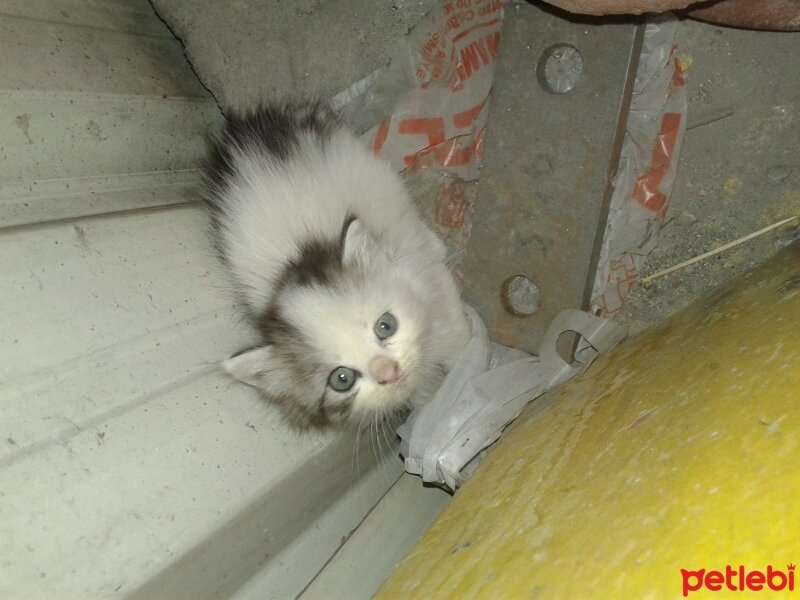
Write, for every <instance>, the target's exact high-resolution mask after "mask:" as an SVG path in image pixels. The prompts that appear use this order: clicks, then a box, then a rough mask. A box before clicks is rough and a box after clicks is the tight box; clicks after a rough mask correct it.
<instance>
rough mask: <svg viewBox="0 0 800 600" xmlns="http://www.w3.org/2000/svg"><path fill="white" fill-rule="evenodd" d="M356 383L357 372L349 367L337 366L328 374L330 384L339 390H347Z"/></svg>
mask: <svg viewBox="0 0 800 600" xmlns="http://www.w3.org/2000/svg"><path fill="white" fill-rule="evenodd" d="M355 383H356V372H355V371H353V369H349V368H348V367H336V368H335V369H334V370H333V371H331V374H330V375H328V386H330V388H331V389H332V390H336V391H337V392H346V391H347V390H349V389H350V388H352V387H353V385H355Z"/></svg>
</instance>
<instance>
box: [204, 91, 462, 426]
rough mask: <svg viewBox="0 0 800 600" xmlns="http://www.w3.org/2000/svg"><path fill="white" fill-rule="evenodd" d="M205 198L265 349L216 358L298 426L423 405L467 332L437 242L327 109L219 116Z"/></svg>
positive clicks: (297, 107) (393, 180) (380, 165)
mask: <svg viewBox="0 0 800 600" xmlns="http://www.w3.org/2000/svg"><path fill="white" fill-rule="evenodd" d="M206 174H207V179H208V182H209V185H208V191H207V195H206V200H207V204H208V205H209V207H210V213H211V221H212V231H213V235H214V240H215V244H216V247H217V249H218V251H219V254H220V257H221V259H222V262H223V264H224V265H225V266H226V267H227V269H228V270H229V271H230V275H231V277H232V280H233V284H234V289H235V290H236V293H237V295H238V296H239V299H240V300H241V303H242V304H243V306H244V309H245V311H246V313H247V316H248V317H249V320H250V321H251V323H252V325H253V326H254V327H255V328H256V330H257V331H258V333H259V335H260V338H261V340H262V343H261V344H260V345H259V346H258V347H256V348H252V349H250V350H246V351H244V352H241V353H239V354H238V355H235V356H233V357H231V358H230V359H228V360H226V361H225V362H224V367H225V369H226V370H227V371H228V372H229V373H230V374H231V375H233V376H234V377H235V378H237V379H240V380H241V381H243V382H245V383H248V384H250V385H252V386H255V387H257V388H259V389H260V390H261V391H262V392H263V393H264V395H265V396H266V397H267V399H269V400H270V401H271V402H273V403H274V404H276V405H277V406H278V407H279V408H280V409H281V410H282V412H283V414H284V416H285V417H286V418H287V420H288V421H289V423H290V424H292V425H294V426H295V427H296V428H298V429H307V428H310V427H314V428H324V427H327V426H330V425H340V424H344V423H347V422H349V421H355V422H358V421H360V420H361V419H363V418H364V417H365V416H369V417H373V416H375V415H376V414H377V415H379V416H388V415H390V414H392V413H396V412H398V411H400V410H402V409H405V408H408V407H410V406H413V405H416V404H419V403H422V402H424V401H425V400H426V399H427V397H428V396H429V395H431V394H432V393H433V392H435V390H436V388H437V387H438V385H439V384H440V382H441V380H442V378H443V376H444V374H445V373H446V372H447V371H448V370H449V369H450V367H451V366H452V364H453V362H454V360H455V359H456V357H457V356H458V354H459V352H460V351H461V349H462V348H463V347H464V345H465V344H466V342H467V340H468V338H469V325H468V324H467V321H466V319H465V316H464V312H463V308H462V305H461V301H460V299H459V294H458V290H457V288H456V285H455V282H454V281H453V278H452V275H451V273H450V272H449V270H448V269H447V267H446V265H445V247H444V244H443V243H442V241H441V240H440V239H439V238H438V237H436V235H435V234H434V233H433V232H432V231H431V230H430V229H429V228H428V227H426V226H425V225H424V224H423V223H422V221H421V220H420V219H419V217H418V215H417V214H416V212H415V210H414V208H413V207H412V205H411V201H410V198H409V195H408V193H407V191H406V189H405V187H404V185H403V182H402V180H401V178H400V177H399V176H398V175H397V174H396V173H395V172H393V171H392V169H391V168H390V167H389V165H388V164H386V163H384V162H382V161H381V160H379V159H378V158H376V157H375V156H374V155H373V154H372V153H370V152H369V150H368V149H366V148H365V147H364V146H363V145H362V143H361V142H360V141H359V140H358V139H357V138H356V137H355V136H354V135H353V134H352V133H351V132H350V131H348V130H347V129H346V128H345V127H344V125H343V124H342V123H341V122H340V121H339V120H338V119H337V118H336V116H335V115H334V114H333V113H332V112H331V111H330V110H328V109H326V108H325V107H324V106H323V105H322V104H315V103H296V104H284V105H272V106H265V107H262V108H259V109H258V110H256V111H254V112H252V113H250V114H247V115H245V116H243V117H234V118H231V119H229V120H228V123H227V126H226V128H225V131H224V132H223V134H222V136H221V137H220V138H219V139H218V140H217V141H216V142H214V143H213V145H212V151H211V158H210V160H209V163H208V165H207V173H206Z"/></svg>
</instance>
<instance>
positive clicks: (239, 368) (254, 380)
mask: <svg viewBox="0 0 800 600" xmlns="http://www.w3.org/2000/svg"><path fill="white" fill-rule="evenodd" d="M271 354H272V352H271V351H270V347H269V346H262V347H260V348H251V349H250V350H245V351H244V352H240V353H239V354H234V355H233V356H231V357H230V358H228V359H226V360H223V361H222V368H223V369H225V371H227V373H228V374H229V375H231V376H232V377H235V378H236V379H238V380H239V381H243V382H244V383H247V384H249V385H252V386H255V387H260V388H263V387H264V372H265V371H266V370H267V365H268V364H269V360H270V356H271Z"/></svg>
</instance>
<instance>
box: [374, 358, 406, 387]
mask: <svg viewBox="0 0 800 600" xmlns="http://www.w3.org/2000/svg"><path fill="white" fill-rule="evenodd" d="M369 374H370V375H372V376H373V377H374V378H375V381H377V382H378V383H380V384H385V383H397V382H398V381H399V380H400V365H398V364H397V363H396V362H395V361H393V360H392V359H391V358H387V357H385V356H376V357H375V358H373V359H372V360H371V361H370V363H369Z"/></svg>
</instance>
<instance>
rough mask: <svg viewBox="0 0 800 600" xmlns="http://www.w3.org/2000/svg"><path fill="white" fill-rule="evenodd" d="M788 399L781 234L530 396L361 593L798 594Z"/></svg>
mask: <svg viewBox="0 0 800 600" xmlns="http://www.w3.org/2000/svg"><path fill="white" fill-rule="evenodd" d="M799 401H800V243H795V244H793V245H792V246H790V247H789V248H787V249H785V250H784V251H782V252H781V253H779V254H778V255H777V256H775V257H774V258H773V259H772V260H771V261H770V262H768V263H767V264H765V265H763V266H761V267H759V268H757V269H756V270H754V271H751V272H750V273H748V274H746V275H743V276H740V277H738V278H736V279H734V280H732V281H731V282H730V283H728V284H726V285H725V286H723V287H721V288H720V289H718V290H717V291H716V292H714V293H713V294H711V295H710V296H708V297H706V298H704V299H701V300H700V301H698V302H695V303H694V304H693V305H692V306H690V307H688V308H687V309H685V310H683V311H680V312H678V313H676V314H675V315H673V316H672V317H671V318H669V319H668V320H667V321H665V322H664V323H663V324H661V325H659V326H658V327H655V328H653V329H651V330H649V331H647V332H644V333H642V334H640V335H638V336H636V337H634V338H632V339H629V340H627V341H626V342H625V343H623V344H622V345H621V346H620V347H619V348H617V350H615V351H614V352H612V353H611V354H609V355H608V356H605V357H601V358H599V359H598V360H597V361H596V363H595V364H594V365H593V366H592V368H590V369H589V371H588V372H587V373H586V374H585V375H584V376H582V377H580V378H578V379H576V380H573V381H571V382H570V383H568V384H567V385H565V386H564V387H563V388H561V389H560V390H557V391H555V392H553V393H551V394H549V395H547V396H545V397H543V398H541V399H539V400H537V401H535V402H534V403H532V404H531V405H530V406H529V407H528V408H527V409H526V410H525V411H524V412H523V414H522V415H521V416H520V417H519V419H517V421H516V422H515V423H514V424H513V425H512V426H511V427H510V428H509V430H508V431H507V432H506V434H505V435H504V436H503V438H502V439H501V440H500V441H499V442H498V443H497V445H496V447H494V448H493V449H492V450H491V451H490V453H489V455H488V456H487V458H486V459H485V460H484V462H483V464H482V465H481V466H480V467H479V469H478V471H477V472H476V473H475V475H473V477H472V478H471V479H470V480H468V481H467V482H466V484H465V485H464V487H463V488H462V489H461V490H460V491H459V492H458V493H457V494H456V496H455V498H454V499H453V501H452V502H451V503H450V504H449V505H448V506H447V508H446V509H445V510H444V511H443V512H442V514H441V515H440V516H439V518H438V519H437V520H436V521H435V522H434V524H433V525H432V526H431V527H430V529H429V530H428V531H427V532H426V533H425V535H424V536H423V537H422V539H421V540H420V541H419V542H418V544H417V545H416V547H415V548H414V549H413V551H412V552H411V553H410V554H409V555H408V557H407V558H406V559H405V560H404V561H403V562H402V563H401V564H400V565H399V566H398V567H397V569H396V570H395V572H394V574H393V575H392V576H391V577H390V578H389V580H388V581H387V582H386V583H385V584H384V585H383V587H382V588H381V590H380V591H379V593H378V595H377V598H379V599H381V600H394V599H401V598H403V599H405V598H420V599H434V598H451V599H454V600H455V599H458V600H468V599H472V598H498V599H504V600H505V599H509V600H513V599H516V598H526V599H527V598H536V599H539V600H542V599H550V598H558V599H561V598H565V599H581V600H582V599H587V598H604V599H628V598H637V599H638V598H648V599H654V600H655V599H658V598H683V597H684V592H686V594H687V595H688V597H689V598H709V597H713V598H724V597H733V598H739V599H741V598H752V597H756V598H760V597H765V598H767V597H769V598H774V597H783V596H782V594H784V593H786V592H787V590H788V587H789V585H788V582H789V580H788V579H787V585H786V587H785V588H784V591H783V592H781V593H778V592H775V591H772V590H771V589H769V588H768V587H767V586H766V585H764V588H763V590H761V591H760V592H758V591H756V589H757V588H756V587H753V588H749V589H748V588H747V587H746V582H742V585H743V586H745V589H744V590H743V591H739V590H738V588H737V585H739V584H738V580H739V578H740V571H739V569H740V567H742V568H743V569H744V573H745V574H746V573H749V572H751V571H755V570H759V571H762V572H766V571H767V567H768V566H771V567H772V568H773V569H774V570H780V571H781V572H783V573H784V574H785V575H787V577H788V576H789V575H792V580H791V581H792V582H793V583H792V585H793V587H794V588H795V591H794V593H791V594H790V595H792V596H793V597H800V576H798V577H797V581H796V582H795V581H794V575H793V573H794V571H792V570H790V569H789V568H788V565H789V563H797V562H800V540H799V539H798V535H800V403H799ZM727 566H730V567H731V568H732V569H734V570H735V573H734V574H733V575H730V572H728V573H727V574H726V567H727ZM681 569H685V570H687V571H693V572H695V574H694V575H692V574H689V575H688V576H687V575H686V574H684V573H682V572H681ZM700 569H704V570H705V571H704V572H703V573H702V574H700V573H699V570H700ZM713 570H719V571H720V572H721V573H722V575H723V577H728V579H727V580H725V582H723V583H722V584H720V586H721V591H710V590H713V589H716V587H715V586H716V585H718V583H717V581H718V580H717V578H716V575H713V576H711V578H710V579H708V577H709V572H710V571H713ZM698 576H699V579H698ZM776 577H777V576H776ZM687 578H688V589H684V587H685V583H686V580H687ZM746 578H747V577H746V575H745V577H744V579H746ZM697 581H700V582H701V584H700V586H699V589H697V590H696V591H695V590H693V589H692V588H694V587H695V586H696V583H697ZM758 581H759V578H758V577H757V576H754V578H753V579H752V581H751V583H752V584H753V585H754V586H757V585H758ZM780 581H781V580H780V578H776V579H774V581H773V583H775V586H776V587H777V586H778V585H779V583H780ZM707 584H710V586H711V587H708V585H707ZM729 585H732V586H733V587H734V588H735V589H737V591H731V590H730V588H729V587H728V586H729Z"/></svg>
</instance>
